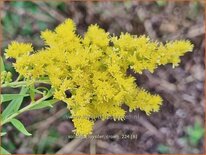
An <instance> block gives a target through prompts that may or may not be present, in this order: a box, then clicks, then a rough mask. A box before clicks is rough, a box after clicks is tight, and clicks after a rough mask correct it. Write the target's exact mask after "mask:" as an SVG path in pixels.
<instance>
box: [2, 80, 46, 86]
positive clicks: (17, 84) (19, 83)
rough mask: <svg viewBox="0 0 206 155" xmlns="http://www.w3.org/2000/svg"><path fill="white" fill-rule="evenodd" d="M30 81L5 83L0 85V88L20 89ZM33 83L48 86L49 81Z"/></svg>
mask: <svg viewBox="0 0 206 155" xmlns="http://www.w3.org/2000/svg"><path fill="white" fill-rule="evenodd" d="M29 82H30V81H20V82H11V83H5V84H2V85H1V88H5V87H22V86H24V85H27V84H28V83H29ZM34 83H47V84H50V81H49V80H38V81H34Z"/></svg>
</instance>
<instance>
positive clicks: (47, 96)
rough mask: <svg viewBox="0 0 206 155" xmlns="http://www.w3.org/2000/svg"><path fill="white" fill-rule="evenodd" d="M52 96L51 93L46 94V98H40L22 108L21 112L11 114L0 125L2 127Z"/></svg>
mask: <svg viewBox="0 0 206 155" xmlns="http://www.w3.org/2000/svg"><path fill="white" fill-rule="evenodd" d="M51 96H52V93H48V94H47V95H46V96H44V97H42V98H41V99H39V100H38V101H36V102H33V103H31V104H29V105H28V106H26V107H24V108H22V109H21V110H19V111H18V112H16V113H14V114H12V115H11V116H9V117H8V118H7V119H5V120H3V121H2V123H1V125H2V126H3V125H4V124H5V123H8V122H10V121H11V119H13V118H14V117H16V116H18V115H19V114H21V113H23V112H25V111H28V110H29V109H31V108H33V107H34V106H35V105H37V104H39V103H41V102H42V101H44V100H46V99H48V98H49V97H51Z"/></svg>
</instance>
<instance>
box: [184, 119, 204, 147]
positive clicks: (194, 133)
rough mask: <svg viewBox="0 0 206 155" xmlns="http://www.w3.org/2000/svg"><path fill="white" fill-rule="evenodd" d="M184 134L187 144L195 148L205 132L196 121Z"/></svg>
mask: <svg viewBox="0 0 206 155" xmlns="http://www.w3.org/2000/svg"><path fill="white" fill-rule="evenodd" d="M186 132H187V135H188V140H189V142H190V143H191V144H192V145H194V146H197V145H198V143H199V142H200V140H201V139H202V138H203V136H204V133H205V130H204V127H203V126H202V125H201V124H200V123H199V122H198V121H196V122H195V124H194V126H189V127H187V130H186Z"/></svg>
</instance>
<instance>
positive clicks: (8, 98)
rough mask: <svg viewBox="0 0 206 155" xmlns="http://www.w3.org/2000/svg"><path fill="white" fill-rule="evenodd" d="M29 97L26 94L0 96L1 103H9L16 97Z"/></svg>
mask: <svg viewBox="0 0 206 155" xmlns="http://www.w3.org/2000/svg"><path fill="white" fill-rule="evenodd" d="M26 96H29V95H28V94H24V95H23V94H1V103H2V102H7V101H11V100H13V99H16V98H18V97H26Z"/></svg>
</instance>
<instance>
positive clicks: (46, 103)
mask: <svg viewBox="0 0 206 155" xmlns="http://www.w3.org/2000/svg"><path fill="white" fill-rule="evenodd" d="M57 101H58V100H56V99H52V100H47V101H43V102H42V103H41V104H37V105H35V106H34V107H33V108H31V110H37V109H43V108H48V107H50V108H52V107H53V104H54V103H56V102H57Z"/></svg>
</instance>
